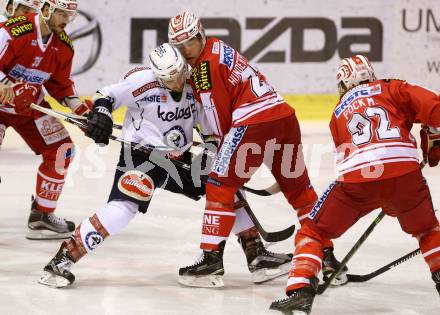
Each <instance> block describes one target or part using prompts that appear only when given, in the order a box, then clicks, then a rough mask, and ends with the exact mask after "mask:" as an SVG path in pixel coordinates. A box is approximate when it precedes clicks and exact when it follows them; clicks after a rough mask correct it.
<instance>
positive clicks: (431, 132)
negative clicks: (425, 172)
mask: <svg viewBox="0 0 440 315" xmlns="http://www.w3.org/2000/svg"><path fill="white" fill-rule="evenodd" d="M420 140H421V144H420V147H421V148H422V152H423V161H424V162H425V163H426V162H427V163H428V164H429V166H431V167H434V166H437V165H438V163H439V161H440V132H439V131H437V130H436V129H435V128H432V127H429V126H426V125H422V129H420Z"/></svg>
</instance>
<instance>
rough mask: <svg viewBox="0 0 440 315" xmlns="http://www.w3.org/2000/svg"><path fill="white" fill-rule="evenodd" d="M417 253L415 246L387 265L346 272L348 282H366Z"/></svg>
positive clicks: (418, 251)
mask: <svg viewBox="0 0 440 315" xmlns="http://www.w3.org/2000/svg"><path fill="white" fill-rule="evenodd" d="M434 211H438V209H435V210H434ZM418 254H420V248H417V249H415V250H413V251H412V252H410V253H408V254H406V255H403V256H402V257H400V258H397V259H396V260H394V261H392V262H390V263H389V264H387V265H385V266H383V267H381V268H379V269H377V270H375V271H372V272H370V273H367V274H365V275H355V274H347V279H348V282H366V281H368V280H371V279H373V278H375V277H377V276H379V275H381V274H383V273H384V272H386V271H388V270H390V269H393V268H394V267H397V266H398V265H400V264H401V263H404V262H405V261H407V260H409V259H411V258H413V257H415V256H417V255H418Z"/></svg>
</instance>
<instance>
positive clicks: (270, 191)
mask: <svg viewBox="0 0 440 315" xmlns="http://www.w3.org/2000/svg"><path fill="white" fill-rule="evenodd" d="M31 108H32V109H35V110H37V111H40V112H42V113H45V114H47V115H49V116H53V117H55V118H58V119H60V120H64V121H66V122H68V123H71V124H73V125H76V126H77V127H80V128H82V129H85V128H87V124H86V119H87V118H85V117H82V116H78V117H76V116H77V115H72V114H66V113H63V112H59V111H55V110H53V109H50V108H46V107H42V106H40V105H37V104H32V105H31ZM114 126H115V125H114ZM118 126H120V128H119V127H118ZM115 128H116V129H122V126H121V125H116V127H115ZM110 139H112V140H115V141H118V142H121V143H124V144H127V145H129V146H132V147H134V148H136V147H137V148H138V147H139V144H133V143H132V142H130V141H126V140H124V139H122V138H119V137H115V136H113V135H111V136H110ZM144 147H145V145H144ZM147 147H148V149H149V150H150V152H148V153H151V151H152V150H153V149H164V150H170V149H169V147H157V146H154V147H153V146H147ZM172 162H173V163H174V164H181V166H182V167H183V168H187V167H186V166H183V165H184V164H185V163H182V162H181V161H179V160H172ZM188 167H190V166H188ZM242 189H243V190H245V191H248V192H250V193H253V194H255V195H258V196H271V195H274V194H276V193H277V192H279V191H281V190H280V187H279V186H278V184H277V183H275V184H273V185H272V186H270V187H268V188H266V189H254V188H250V187H246V186H243V187H242Z"/></svg>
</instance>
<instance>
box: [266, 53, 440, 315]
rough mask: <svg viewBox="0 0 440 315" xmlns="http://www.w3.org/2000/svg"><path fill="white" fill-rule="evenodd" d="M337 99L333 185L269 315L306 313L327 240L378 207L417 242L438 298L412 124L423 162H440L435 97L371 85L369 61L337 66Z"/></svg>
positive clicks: (439, 232)
mask: <svg viewBox="0 0 440 315" xmlns="http://www.w3.org/2000/svg"><path fill="white" fill-rule="evenodd" d="M336 79H337V82H338V89H339V94H340V96H341V98H340V100H339V102H338V104H337V105H336V107H335V109H334V111H333V115H332V118H331V122H330V130H331V133H332V136H333V140H334V143H335V146H336V150H337V154H338V156H337V165H336V168H337V170H338V172H339V177H338V179H337V180H336V181H335V182H334V183H332V184H331V185H330V186H329V188H328V189H327V191H326V192H325V193H324V194H323V195H322V197H321V198H320V199H319V201H318V202H317V203H316V205H315V206H314V207H313V209H312V211H311V212H310V214H309V218H310V219H311V220H310V221H308V222H307V223H306V224H304V225H303V226H302V227H301V229H300V231H299V232H298V234H297V235H296V238H295V244H296V248H295V253H294V257H293V260H294V261H295V264H293V265H292V270H291V271H290V273H289V278H288V283H287V288H286V293H287V295H288V296H289V297H288V298H286V299H283V300H279V301H275V302H273V303H272V305H271V308H272V309H276V310H279V311H281V312H284V313H285V314H291V313H292V312H294V311H303V312H304V313H305V314H309V313H310V311H311V307H312V303H313V299H314V296H315V290H316V286H317V282H318V281H317V278H316V275H317V273H318V272H319V270H320V268H321V259H322V247H323V240H324V239H325V238H331V239H335V238H338V237H339V236H341V235H342V234H343V233H344V232H345V231H346V230H347V229H348V228H350V227H351V226H352V225H353V224H355V223H356V221H357V220H358V219H359V218H361V217H362V216H364V215H366V214H368V213H369V212H371V211H373V210H374V209H377V208H382V210H383V211H384V212H385V213H386V214H387V215H390V216H393V217H396V218H397V220H398V221H399V224H400V226H401V228H402V230H403V231H404V232H406V233H408V234H411V235H412V236H413V237H415V238H416V239H417V240H418V242H419V245H420V249H421V251H422V254H423V257H424V259H425V261H426V263H427V264H428V267H429V269H430V271H431V273H432V279H433V280H434V282H435V284H436V288H437V291H439V293H440V226H439V222H438V220H437V218H436V216H435V214H434V209H433V205H432V200H431V196H430V193H429V189H428V185H427V183H426V181H425V180H424V178H423V176H422V173H421V169H420V165H419V162H418V152H417V145H416V140H415V138H414V137H413V136H412V135H411V133H410V130H411V128H412V125H413V124H414V123H421V124H423V128H422V130H421V133H420V136H421V146H422V151H423V157H424V161H425V162H426V163H429V165H430V166H436V165H437V164H438V162H439V160H440V141H439V139H440V97H439V94H438V93H436V92H433V91H431V90H428V89H426V88H423V87H420V86H418V85H414V84H410V83H408V82H406V81H401V80H394V79H390V80H377V79H376V76H375V74H374V71H373V68H372V66H371V64H370V63H369V61H368V59H367V57H365V56H362V55H356V56H353V57H351V58H345V59H343V60H342V62H341V65H340V66H339V69H338V72H337V76H336Z"/></svg>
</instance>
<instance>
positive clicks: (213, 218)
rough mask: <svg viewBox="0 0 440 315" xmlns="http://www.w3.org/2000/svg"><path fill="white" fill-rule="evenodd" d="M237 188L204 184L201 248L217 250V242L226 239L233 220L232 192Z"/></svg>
mask: <svg viewBox="0 0 440 315" xmlns="http://www.w3.org/2000/svg"><path fill="white" fill-rule="evenodd" d="M236 191H237V188H235V187H231V186H225V185H221V186H216V185H213V184H209V183H208V184H207V185H206V207H205V212H204V215H203V226H202V240H201V243H200V248H201V249H203V250H214V251H217V250H219V244H220V242H222V241H225V240H227V239H228V236H229V233H230V232H231V230H232V226H233V225H234V221H235V212H234V202H233V200H234V194H235V192H236Z"/></svg>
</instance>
